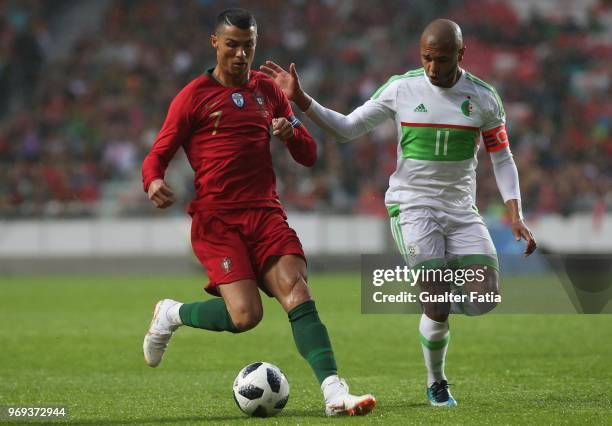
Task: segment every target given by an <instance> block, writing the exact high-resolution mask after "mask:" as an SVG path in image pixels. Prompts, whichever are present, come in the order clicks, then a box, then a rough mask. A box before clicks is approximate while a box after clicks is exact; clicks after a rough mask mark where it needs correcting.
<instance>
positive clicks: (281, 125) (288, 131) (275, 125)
mask: <svg viewBox="0 0 612 426" xmlns="http://www.w3.org/2000/svg"><path fill="white" fill-rule="evenodd" d="M272 134H273V135H274V136H278V137H279V138H280V139H281V140H283V141H285V140H287V139H289V138H292V137H293V126H292V125H291V123H290V122H289V120H287V119H286V118H273V119H272Z"/></svg>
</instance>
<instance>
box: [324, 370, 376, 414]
mask: <svg viewBox="0 0 612 426" xmlns="http://www.w3.org/2000/svg"><path fill="white" fill-rule="evenodd" d="M321 390H322V391H323V397H324V398H325V414H326V415H328V416H343V415H345V416H365V415H366V414H368V413H369V412H370V411H372V410H373V409H374V407H376V399H375V398H374V397H373V396H372V395H370V394H367V395H361V396H355V395H351V394H350V393H349V387H348V385H347V384H346V381H345V380H344V379H341V378H340V377H338V376H336V375H334V376H329V377H328V378H326V379H325V380H324V381H323V383H322V384H321Z"/></svg>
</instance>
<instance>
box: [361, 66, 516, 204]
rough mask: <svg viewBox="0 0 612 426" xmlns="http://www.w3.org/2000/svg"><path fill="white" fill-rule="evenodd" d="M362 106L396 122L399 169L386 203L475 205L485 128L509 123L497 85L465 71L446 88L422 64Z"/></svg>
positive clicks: (395, 78)
mask: <svg viewBox="0 0 612 426" xmlns="http://www.w3.org/2000/svg"><path fill="white" fill-rule="evenodd" d="M360 108H364V109H365V110H369V112H370V114H368V115H369V116H370V117H371V118H372V119H373V120H374V121H380V120H379V118H380V115H379V114H381V113H383V112H384V115H386V118H393V119H394V120H395V124H396V127H397V134H398V145H397V168H396V170H395V172H394V173H393V174H392V175H391V178H390V179H389V189H388V190H387V193H386V196H385V204H386V205H387V208H389V209H391V210H396V209H397V208H398V207H396V206H398V205H399V207H400V208H401V210H405V209H408V208H412V207H422V206H427V207H433V208H436V209H441V210H445V211H451V212H452V211H461V212H465V211H466V210H471V209H473V208H474V206H475V198H476V165H477V159H476V152H477V150H478V147H479V145H480V141H481V136H480V135H481V132H483V131H486V130H490V129H493V128H496V127H498V126H500V125H502V124H504V123H505V114H504V109H503V106H502V103H501V101H500V99H499V96H498V95H497V92H496V91H495V89H494V88H493V87H492V86H490V85H489V84H487V83H485V82H484V81H482V80H480V79H478V78H477V77H475V76H473V75H472V74H470V73H468V72H467V71H465V70H462V73H461V77H460V78H459V80H458V81H457V83H456V84H455V85H454V86H453V87H450V88H442V87H438V86H434V85H433V84H431V82H430V81H429V79H428V78H427V76H426V75H425V73H424V70H423V68H419V69H416V70H413V71H409V72H407V73H406V74H404V75H399V76H393V77H391V78H390V79H389V81H387V83H385V84H384V85H383V86H381V87H380V88H379V89H378V90H377V91H376V92H375V93H374V95H373V96H372V98H371V99H370V100H369V101H367V102H366V103H365V104H364V105H363V106H362V107H360ZM374 110H377V112H378V114H377V113H373V112H374ZM371 113H373V114H371ZM370 124H374V123H373V122H371V123H368V127H370ZM500 142H502V141H501V140H500Z"/></svg>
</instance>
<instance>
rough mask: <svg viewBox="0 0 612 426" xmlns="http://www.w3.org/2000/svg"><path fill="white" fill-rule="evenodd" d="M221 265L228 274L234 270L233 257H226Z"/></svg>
mask: <svg viewBox="0 0 612 426" xmlns="http://www.w3.org/2000/svg"><path fill="white" fill-rule="evenodd" d="M221 267H222V268H223V270H224V271H225V273H226V274H227V273H229V272H230V271H231V270H232V259H230V258H229V257H224V258H223V259H222V260H221Z"/></svg>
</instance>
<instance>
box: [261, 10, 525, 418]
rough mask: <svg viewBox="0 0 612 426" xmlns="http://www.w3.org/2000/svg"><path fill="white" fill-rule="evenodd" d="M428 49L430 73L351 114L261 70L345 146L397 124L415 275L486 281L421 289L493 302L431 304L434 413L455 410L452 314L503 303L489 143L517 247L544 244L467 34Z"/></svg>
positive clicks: (397, 82) (401, 221)
mask: <svg viewBox="0 0 612 426" xmlns="http://www.w3.org/2000/svg"><path fill="white" fill-rule="evenodd" d="M420 45H421V62H422V65H423V67H422V68H419V69H416V70H413V71H408V72H407V73H406V74H403V75H397V76H393V77H391V78H390V79H389V80H388V81H387V82H386V83H385V84H384V85H383V86H381V87H380V88H379V89H378V90H377V91H376V92H375V93H374V94H373V95H372V97H371V99H370V100H368V101H367V102H365V103H364V104H363V105H362V106H360V107H358V108H357V109H355V110H354V111H353V112H351V113H350V114H349V115H343V114H340V113H338V112H335V111H332V110H330V109H327V108H325V107H324V106H322V105H320V104H319V103H317V102H316V101H315V100H314V99H312V98H311V97H309V96H308V95H307V94H306V93H305V92H304V91H303V90H302V88H301V86H300V82H299V78H298V75H297V71H296V68H295V65H294V64H291V65H290V67H289V72H287V71H285V70H284V69H283V68H281V67H280V66H278V65H277V64H275V63H274V62H271V61H267V62H266V65H265V66H262V67H261V69H262V71H264V72H265V73H266V74H268V75H269V76H270V77H272V78H273V79H274V80H275V81H276V83H277V84H278V85H279V86H280V87H281V88H282V89H283V91H284V93H285V94H286V95H287V97H288V98H289V99H291V100H292V101H293V102H295V103H296V104H297V105H298V107H299V108H300V109H301V110H302V111H304V112H305V113H306V115H308V116H309V117H310V118H311V119H312V120H313V121H314V122H315V123H316V124H317V125H318V126H320V127H321V128H322V129H324V130H325V131H327V132H328V133H330V134H332V135H334V136H335V137H336V138H337V139H338V140H339V141H341V142H346V141H349V140H352V139H355V138H357V137H358V136H360V135H362V134H364V133H367V132H369V131H370V130H372V129H373V128H374V127H376V126H378V125H379V124H381V123H382V122H383V121H385V120H387V119H392V120H395V124H396V127H397V134H398V146H397V168H396V170H395V172H394V173H393V174H392V175H391V178H390V179H389V189H388V190H387V193H386V196H385V203H386V205H387V209H388V211H389V215H390V216H391V231H392V234H393V236H394V238H395V241H396V243H397V245H398V248H399V251H400V252H401V254H402V255H403V257H404V259H405V260H406V262H407V263H408V265H409V266H411V267H412V268H427V269H428V270H430V269H433V270H441V269H442V268H454V270H455V271H457V270H458V269H462V270H463V273H464V274H468V273H469V272H468V271H469V270H473V272H472V274H473V275H472V276H478V277H481V278H482V279H478V280H474V281H472V282H471V283H465V284H464V285H463V286H461V287H459V286H456V285H452V284H445V283H444V282H442V281H441V280H440V278H438V281H436V280H435V279H430V280H429V281H422V282H420V283H419V284H420V286H421V290H422V291H428V292H430V293H432V292H435V293H437V294H439V293H441V292H444V293H447V292H453V293H454V294H457V293H460V294H464V295H469V296H471V295H476V296H477V295H482V296H486V295H488V296H489V297H486V298H485V299H484V300H482V301H478V300H475V301H471V297H467V298H466V299H464V300H465V301H464V302H463V303H452V304H451V303H450V302H444V303H424V304H423V311H424V312H423V315H422V316H421V321H420V325H419V333H420V337H421V346H422V349H423V355H424V358H425V365H426V367H427V372H428V374H427V397H428V399H429V401H430V403H431V404H432V405H434V406H455V405H456V404H457V402H456V401H455V399H454V398H453V397H452V395H451V394H450V392H449V390H448V381H447V378H446V376H445V374H444V361H445V357H446V351H447V348H448V341H449V336H450V334H449V325H448V324H449V321H448V316H449V313H450V312H453V313H464V314H466V315H482V314H484V313H486V312H489V311H491V310H492V309H493V308H495V306H496V305H497V302H498V298H497V297H495V296H496V295H498V294H499V284H498V278H499V277H498V261H497V253H496V250H495V247H494V245H493V242H492V241H491V236H490V235H489V232H488V230H487V228H486V226H485V224H484V222H483V220H482V218H481V216H480V215H479V214H478V210H477V209H476V206H475V199H476V176H475V174H476V164H477V160H476V152H477V150H478V148H479V145H480V140H481V136H482V140H483V141H484V146H485V148H486V150H487V151H488V152H489V154H490V156H491V160H492V162H493V170H494V173H495V178H496V182H497V186H498V188H499V191H500V193H501V195H502V198H503V200H504V203H505V204H506V207H507V209H508V213H509V216H510V218H511V220H512V233H513V235H514V237H515V238H516V240H517V241H518V240H520V239H521V238H522V239H524V240H525V241H526V242H527V244H526V247H525V252H524V254H525V256H528V255H530V254H531V253H532V252H533V251H534V250H535V248H536V242H535V239H534V237H533V235H532V233H531V231H530V230H529V229H528V228H527V226H526V225H525V223H524V222H523V216H522V211H521V196H520V189H519V179H518V172H517V169H516V165H515V164H514V160H513V158H512V154H511V152H510V148H509V142H508V137H507V135H506V130H505V120H506V117H505V113H504V108H503V106H502V103H501V100H500V98H499V96H498V94H497V92H496V91H495V89H494V88H493V87H492V86H490V85H489V84H487V83H485V82H484V81H482V80H480V79H479V78H477V77H475V76H474V75H472V74H470V73H469V72H467V71H466V70H464V69H462V68H461V67H460V66H459V63H460V62H461V60H462V59H463V55H464V52H465V45H464V44H463V37H462V34H461V29H460V28H459V26H458V25H457V24H456V23H454V22H452V21H449V20H447V19H437V20H435V21H433V22H431V23H430V24H429V25H428V26H427V27H426V28H425V30H424V31H423V34H422V36H421V43H420ZM445 272H446V271H445ZM478 274H480V275H478ZM438 277H439V276H438Z"/></svg>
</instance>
